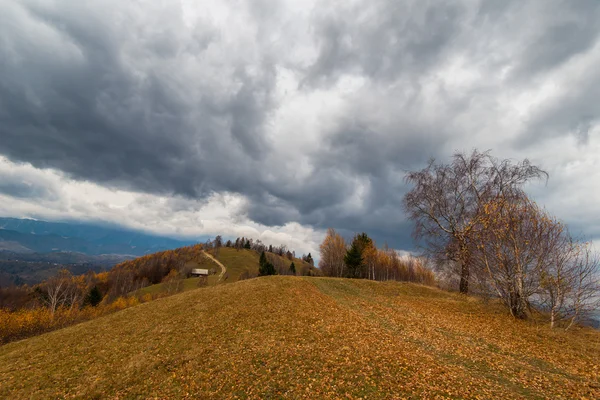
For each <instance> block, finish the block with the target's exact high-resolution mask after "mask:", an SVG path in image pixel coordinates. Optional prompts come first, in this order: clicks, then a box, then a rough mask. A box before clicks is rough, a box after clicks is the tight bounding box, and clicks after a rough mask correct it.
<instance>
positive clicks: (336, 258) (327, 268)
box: [319, 228, 347, 278]
mask: <svg viewBox="0 0 600 400" xmlns="http://www.w3.org/2000/svg"><path fill="white" fill-rule="evenodd" d="M346 247H347V246H346V241H345V240H344V238H343V237H342V235H340V234H339V233H337V232H336V231H335V229H333V228H329V229H328V230H327V235H326V236H325V239H323V242H322V243H321V245H320V246H319V249H320V251H321V259H320V261H319V267H320V268H321V271H323V275H325V276H336V277H338V278H339V277H342V276H344V274H345V264H344V256H345V255H346Z"/></svg>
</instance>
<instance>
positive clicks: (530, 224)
mask: <svg viewBox="0 0 600 400" xmlns="http://www.w3.org/2000/svg"><path fill="white" fill-rule="evenodd" d="M479 221H480V223H481V224H480V225H481V229H479V230H478V231H477V235H476V236H474V238H473V244H474V247H475V248H474V249H472V250H471V254H472V256H473V257H472V260H473V261H474V263H473V264H474V265H475V267H478V268H476V269H479V270H481V271H483V272H484V273H485V275H487V278H488V282H489V284H490V286H491V288H493V290H494V291H495V293H496V294H497V295H498V297H499V298H500V299H501V300H502V301H503V302H504V304H505V305H506V306H507V308H508V309H509V310H510V312H511V314H512V315H513V316H514V317H517V318H526V317H527V314H528V312H529V311H530V309H531V298H532V297H533V296H534V295H536V294H537V293H538V288H539V285H540V276H541V274H542V271H543V270H544V269H545V268H546V266H547V265H548V264H549V263H551V262H552V259H551V258H552V257H551V256H552V254H558V253H559V252H561V251H562V250H563V246H561V244H562V240H563V234H564V227H563V225H561V224H560V223H558V222H557V221H555V220H553V219H552V218H550V216H548V215H547V214H546V213H545V212H544V211H542V210H541V209H539V207H537V205H536V204H534V203H532V202H530V201H529V200H527V199H526V198H523V199H521V200H520V201H516V200H515V199H512V200H504V199H496V200H495V201H493V202H491V203H487V204H485V205H484V207H483V209H482V213H481V215H480V216H479Z"/></svg>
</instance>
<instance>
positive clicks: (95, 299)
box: [84, 286, 102, 307]
mask: <svg viewBox="0 0 600 400" xmlns="http://www.w3.org/2000/svg"><path fill="white" fill-rule="evenodd" d="M101 301H102V293H100V289H98V286H94V287H93V288H92V289H90V291H89V293H88V294H87V296H85V303H84V304H89V305H91V306H92V307H96V306H97V305H98V304H100V302H101Z"/></svg>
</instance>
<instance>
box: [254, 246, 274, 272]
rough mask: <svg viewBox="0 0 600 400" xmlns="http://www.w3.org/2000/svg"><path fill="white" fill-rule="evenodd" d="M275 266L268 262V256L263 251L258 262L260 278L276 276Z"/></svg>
mask: <svg viewBox="0 0 600 400" xmlns="http://www.w3.org/2000/svg"><path fill="white" fill-rule="evenodd" d="M275 274H276V272H275V266H274V265H273V264H271V263H270V262H269V261H268V260H267V256H266V255H265V252H264V251H263V252H262V253H260V259H259V260H258V276H266V275H275Z"/></svg>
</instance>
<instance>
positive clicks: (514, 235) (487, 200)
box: [404, 150, 600, 329]
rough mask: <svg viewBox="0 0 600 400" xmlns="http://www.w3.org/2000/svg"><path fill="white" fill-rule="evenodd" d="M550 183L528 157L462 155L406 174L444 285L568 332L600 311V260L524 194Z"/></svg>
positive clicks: (418, 230) (412, 205)
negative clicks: (532, 186) (494, 299)
mask: <svg viewBox="0 0 600 400" xmlns="http://www.w3.org/2000/svg"><path fill="white" fill-rule="evenodd" d="M547 179H548V174H547V173H546V172H545V171H543V170H542V169H541V168H539V167H538V166H535V165H533V164H532V163H531V162H530V161H529V160H526V159H525V160H523V161H519V162H514V161H512V160H499V159H497V158H494V157H492V156H491V155H490V153H489V152H480V151H478V150H474V151H473V152H472V153H470V154H464V153H457V154H455V155H454V157H453V158H452V161H451V162H450V163H448V164H443V163H436V162H435V160H431V161H430V162H429V164H428V165H427V166H426V167H425V168H424V169H422V170H419V171H413V172H409V173H408V174H407V177H406V180H407V182H408V183H410V184H411V185H412V186H413V187H412V189H411V190H410V191H409V192H408V193H407V194H406V195H405V197H404V208H405V210H406V212H407V214H408V216H409V218H410V219H411V220H412V221H413V222H414V223H415V228H414V231H413V234H414V237H415V238H416V239H417V241H418V242H419V243H420V246H421V247H422V249H423V250H424V253H425V254H426V255H427V256H428V257H430V258H431V259H432V260H435V265H436V271H437V272H438V276H439V277H440V278H441V279H444V280H446V281H450V282H454V281H455V282H456V284H457V286H458V290H459V291H460V292H461V293H464V294H468V293H473V292H475V293H478V294H485V295H490V296H495V297H497V298H498V299H500V300H501V302H502V303H503V304H504V305H505V306H506V307H507V309H508V310H509V311H510V313H511V314H512V315H513V316H514V317H516V318H521V319H525V318H529V317H531V316H532V315H533V314H536V315H544V316H547V317H548V319H549V321H550V325H551V326H552V327H554V326H556V325H557V323H559V322H560V321H565V323H564V326H565V327H566V328H567V329H568V328H569V327H570V326H572V325H573V323H574V322H575V321H577V320H581V319H582V318H585V317H586V315H587V314H589V312H590V311H592V310H593V309H596V308H598V306H599V299H600V281H599V275H600V268H599V267H600V262H599V257H598V255H597V254H596V253H595V252H594V251H593V247H592V244H591V243H590V242H588V241H586V240H582V239H578V238H576V237H574V236H573V235H572V234H571V233H570V232H569V229H568V227H567V226H566V225H565V224H564V223H562V222H561V221H560V220H558V219H557V218H556V217H554V216H552V215H551V214H550V213H549V212H548V211H546V210H545V209H543V208H542V207H540V206H539V205H538V204H536V202H534V201H533V200H532V199H531V198H530V197H529V196H528V195H527V193H526V192H525V190H524V187H525V185H526V184H527V183H529V182H531V181H533V180H547Z"/></svg>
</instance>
